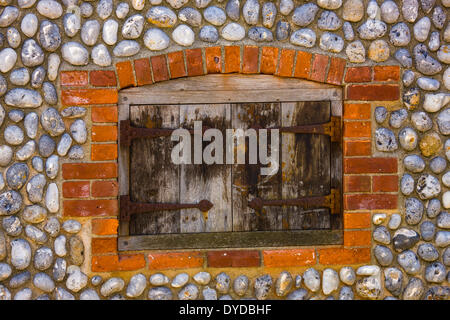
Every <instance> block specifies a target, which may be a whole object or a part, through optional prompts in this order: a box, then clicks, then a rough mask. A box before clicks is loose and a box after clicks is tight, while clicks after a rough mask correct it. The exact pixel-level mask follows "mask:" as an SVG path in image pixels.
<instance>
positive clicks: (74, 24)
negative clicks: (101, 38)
mask: <svg viewBox="0 0 450 320" xmlns="http://www.w3.org/2000/svg"><path fill="white" fill-rule="evenodd" d="M63 25H64V32H65V33H66V35H67V36H68V37H74V36H75V35H76V34H77V33H78V31H80V29H81V19H80V17H79V16H78V15H77V14H74V13H67V14H65V15H64V18H63Z"/></svg>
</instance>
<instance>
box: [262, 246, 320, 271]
mask: <svg viewBox="0 0 450 320" xmlns="http://www.w3.org/2000/svg"><path fill="white" fill-rule="evenodd" d="M262 254H263V261H264V266H265V267H268V268H271V267H302V266H311V265H314V264H316V253H315V250H314V249H282V250H263V252H262Z"/></svg>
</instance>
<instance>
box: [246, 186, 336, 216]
mask: <svg viewBox="0 0 450 320" xmlns="http://www.w3.org/2000/svg"><path fill="white" fill-rule="evenodd" d="M248 206H249V207H250V208H252V209H254V210H255V211H258V212H259V211H261V210H262V208H263V207H265V206H272V207H274V206H276V207H278V206H280V207H282V206H288V207H289V206H298V207H303V208H304V209H314V208H323V207H326V208H330V211H331V214H337V213H339V212H340V193H339V190H338V189H331V193H330V194H329V195H326V196H315V197H301V198H296V199H285V200H280V199H276V200H263V199H261V198H254V199H253V200H251V201H250V202H249V203H248Z"/></svg>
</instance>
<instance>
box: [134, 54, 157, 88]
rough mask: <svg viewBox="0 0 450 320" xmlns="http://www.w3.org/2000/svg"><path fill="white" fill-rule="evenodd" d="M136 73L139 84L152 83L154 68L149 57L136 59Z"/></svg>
mask: <svg viewBox="0 0 450 320" xmlns="http://www.w3.org/2000/svg"><path fill="white" fill-rule="evenodd" d="M134 73H135V74H136V81H137V84H138V86H144V85H146V84H152V83H153V81H152V70H151V69H150V60H149V59H148V58H145V59H138V60H134Z"/></svg>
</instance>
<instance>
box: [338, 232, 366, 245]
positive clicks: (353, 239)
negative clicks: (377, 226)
mask: <svg viewBox="0 0 450 320" xmlns="http://www.w3.org/2000/svg"><path fill="white" fill-rule="evenodd" d="M371 240H372V238H371V232H370V230H364V231H362V230H345V231H344V246H348V247H363V246H370V244H371Z"/></svg>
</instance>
